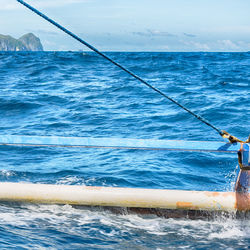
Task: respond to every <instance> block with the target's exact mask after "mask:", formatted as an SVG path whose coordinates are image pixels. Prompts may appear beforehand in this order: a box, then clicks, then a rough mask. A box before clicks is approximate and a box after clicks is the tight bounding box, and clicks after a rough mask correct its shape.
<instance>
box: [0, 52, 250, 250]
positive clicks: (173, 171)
mask: <svg viewBox="0 0 250 250" xmlns="http://www.w3.org/2000/svg"><path fill="white" fill-rule="evenodd" d="M107 54H108V55H109V56H110V57H112V58H113V59H115V60H117V61H118V62H119V63H121V64H123V65H124V66H126V67H127V68H128V69H130V70H132V71H133V72H134V73H136V74H137V75H139V76H140V77H142V78H143V79H145V80H147V81H148V82H149V83H151V84H153V85H154V86H155V87H157V88H159V89H160V90H162V91H163V92H165V93H166V94H168V95H169V96H171V97H172V98H174V99H175V100H177V101H179V102H180V103H181V104H183V105H185V106H187V107H188V108H190V109H191V110H193V111H194V112H197V113H198V114H199V115H201V116H203V117H205V118H206V119H208V120H209V121H210V122H212V123H213V124H214V125H215V126H217V127H219V128H220V129H224V130H226V131H228V132H231V133H232V134H234V135H235V136H237V137H239V138H241V139H246V138H247V137H248V135H249V125H250V120H249V113H250V108H249V98H250V94H249V93H250V53H144V52H141V53H118V52H116V53H107ZM0 89H1V90H0V113H1V119H0V134H2V135H6V134H12V135H15V134H16V135H42V136H50V135H51V136H83V137H114V138H138V139H147V138H149V139H151V138H154V139H180V140H182V139H183V140H210V141H213V140H214V141H218V140H219V141H220V140H221V138H220V137H219V135H218V134H217V133H216V132H215V131H214V130H212V129H211V128H209V127H207V126H206V125H204V124H202V123H201V122H200V121H198V120H196V119H195V118H194V117H192V116H190V115H189V114H188V113H186V112H185V111H183V110H181V109H180V108H179V107H177V106H175V105H174V104H173V103H171V102H169V101H168V100H165V99H164V98H163V97H161V96H159V95H158V94H157V93H154V92H152V90H151V89H149V88H147V87H146V86H144V85H142V84H141V83H139V82H137V81H136V80H134V79H133V78H131V77H130V76H129V75H127V74H126V73H124V72H121V70H120V69H118V68H116V67H114V66H113V65H111V64H110V63H108V62H106V61H104V59H102V58H100V57H99V56H97V55H95V54H94V53H91V52H42V53H38V52H37V53H35V52H32V53H31V52H23V53H21V52H20V53H12V52H1V53H0ZM0 156H1V157H0V181H1V182H5V181H8V182H31V183H52V184H70V185H97V186H119V187H134V188H137V187H141V188H165V189H183V190H210V191H229V190H232V189H233V184H234V182H235V176H236V171H235V167H236V165H237V156H236V155H234V154H229V153H201V152H173V151H171V152H168V151H160V150H159V151H148V150H145V151H143V150H114V149H79V148H39V147H34V148H33V147H10V146H0ZM0 232H1V234H0V248H1V249H115V248H116V249H211V248H219V249H249V245H250V221H249V220H247V219H234V218H225V217H217V218H215V219H212V220H190V219H185V218H183V219H165V218H160V217H157V216H154V215H151V216H148V215H147V216H146V215H136V214H126V213H125V214H113V213H112V212H110V211H104V210H101V209H99V210H96V209H91V208H89V209H88V208H77V207H72V206H70V205H65V206H62V205H39V204H20V203H0Z"/></svg>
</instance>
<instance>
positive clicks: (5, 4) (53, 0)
mask: <svg viewBox="0 0 250 250" xmlns="http://www.w3.org/2000/svg"><path fill="white" fill-rule="evenodd" d="M88 1H90V0H42V1H41V0H28V1H27V4H30V5H32V6H33V5H34V7H36V8H40V7H41V8H46V7H50V8H51V7H61V6H65V5H70V4H74V3H85V2H88ZM21 7H22V6H21V4H20V3H18V2H17V1H15V0H11V1H10V0H0V10H15V9H20V8H21Z"/></svg>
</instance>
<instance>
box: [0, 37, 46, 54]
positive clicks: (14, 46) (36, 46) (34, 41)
mask: <svg viewBox="0 0 250 250" xmlns="http://www.w3.org/2000/svg"><path fill="white" fill-rule="evenodd" d="M0 51H43V46H42V44H41V41H40V39H39V38H38V37H36V36H35V35H34V34H32V33H28V34H26V35H23V36H21V37H20V38H19V39H15V38H13V37H11V36H8V35H7V36H6V35H1V34H0Z"/></svg>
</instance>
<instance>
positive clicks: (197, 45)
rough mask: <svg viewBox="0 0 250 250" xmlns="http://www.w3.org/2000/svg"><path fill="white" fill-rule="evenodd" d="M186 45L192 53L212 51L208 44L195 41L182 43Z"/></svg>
mask: <svg viewBox="0 0 250 250" xmlns="http://www.w3.org/2000/svg"><path fill="white" fill-rule="evenodd" d="M180 42H182V43H184V44H185V45H186V46H187V47H188V48H189V50H190V49H191V51H197V50H198V51H210V46H209V45H208V44H207V43H202V42H195V41H180Z"/></svg>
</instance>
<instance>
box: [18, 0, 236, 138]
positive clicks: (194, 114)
mask: <svg viewBox="0 0 250 250" xmlns="http://www.w3.org/2000/svg"><path fill="white" fill-rule="evenodd" d="M17 1H18V2H19V3H21V4H22V5H24V6H25V7H27V8H28V9H30V10H31V11H33V12H34V13H36V14H37V15H39V16H41V17H42V18H43V19H45V20H47V21H48V22H50V23H51V24H53V25H54V26H56V27H57V28H59V29H60V30H62V31H63V32H65V33H66V34H68V35H70V36H71V37H73V38H74V39H76V40H77V41H79V42H80V43H82V44H84V45H85V46H86V47H88V48H89V49H91V50H92V51H94V52H96V53H97V54H99V55H100V56H102V57H103V58H105V59H106V60H108V61H109V62H111V63H113V64H114V65H115V66H117V67H119V68H120V69H121V70H123V71H125V72H127V73H128V74H129V75H131V76H132V77H134V78H135V79H137V80H138V81H140V82H141V83H143V84H144V85H146V86H148V87H149V88H151V89H152V90H154V91H155V92H157V93H159V94H160V95H161V96H163V97H164V98H166V99H168V100H170V101H171V102H173V103H175V104H176V105H177V106H179V107H180V108H182V109H184V110H185V111H187V112H188V113H189V114H191V115H193V116H194V117H195V118H197V119H198V120H200V121H201V122H203V123H204V124H206V125H207V126H209V127H211V128H212V129H214V130H215V131H217V132H218V133H219V134H220V135H221V136H222V137H224V138H228V137H226V136H228V135H229V136H231V135H230V134H229V133H227V132H226V131H223V130H220V129H219V128H217V127H215V126H214V125H213V124H211V123H210V122H209V121H207V120H206V119H205V118H203V117H201V116H199V115H197V114H196V113H194V112H193V111H191V110H190V109H188V108H187V107H185V106H183V105H182V104H180V103H179V102H177V101H175V100H174V99H173V98H171V97H169V96H167V95H166V94H164V93H163V92H162V91H160V90H159V89H157V88H155V87H154V86H152V85H151V84H149V83H148V82H146V81H145V80H143V79H142V78H140V77H139V76H137V75H136V74H134V73H133V72H131V71H130V70H128V69H126V68H125V67H123V66H122V65H120V64H119V63H117V62H115V61H114V60H112V59H111V58H110V57H108V56H107V55H105V54H103V53H102V52H100V51H99V50H98V49H96V48H95V47H93V46H92V45H90V44H89V43H87V42H85V41H84V40H82V39H81V38H80V37H78V36H77V35H75V34H74V33H72V32H71V31H69V30H68V29H66V28H64V27H63V26H61V25H60V24H58V23H57V22H55V21H53V20H52V19H50V18H49V17H47V16H46V15H44V14H43V13H41V12H40V11H38V10H37V9H35V8H34V7H32V6H30V5H29V4H27V3H26V2H24V1H22V0H17ZM228 139H229V140H230V138H228ZM234 139H237V138H236V137H234ZM237 140H238V141H240V140H239V139H237Z"/></svg>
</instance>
